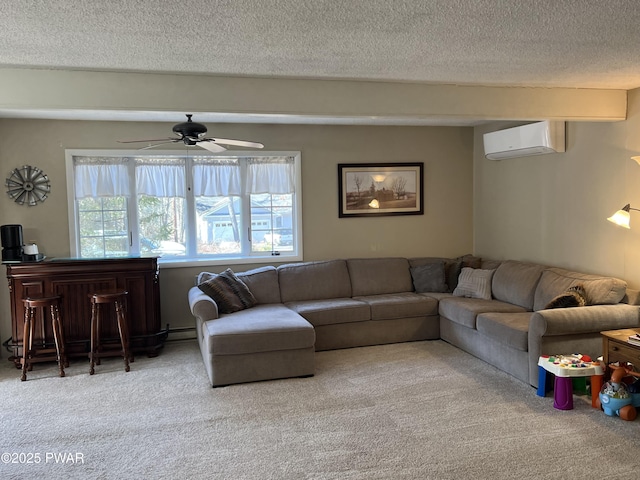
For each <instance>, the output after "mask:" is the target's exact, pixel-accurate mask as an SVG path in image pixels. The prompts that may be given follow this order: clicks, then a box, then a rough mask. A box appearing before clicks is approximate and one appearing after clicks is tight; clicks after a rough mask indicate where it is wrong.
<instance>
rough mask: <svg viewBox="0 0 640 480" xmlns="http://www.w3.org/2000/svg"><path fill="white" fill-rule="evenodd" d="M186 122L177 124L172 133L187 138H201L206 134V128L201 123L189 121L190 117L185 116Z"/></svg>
mask: <svg viewBox="0 0 640 480" xmlns="http://www.w3.org/2000/svg"><path fill="white" fill-rule="evenodd" d="M187 118H188V120H187V121H186V122H182V123H178V124H177V125H174V126H173V131H174V133H177V134H179V135H182V136H183V137H189V138H196V139H197V138H201V137H202V136H204V134H205V133H207V127H205V126H204V125H203V124H201V123H197V122H194V121H193V120H191V115H187Z"/></svg>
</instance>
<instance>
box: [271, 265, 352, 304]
mask: <svg viewBox="0 0 640 480" xmlns="http://www.w3.org/2000/svg"><path fill="white" fill-rule="evenodd" d="M278 280H279V282H280V298H281V299H282V302H283V303H287V302H297V301H303V300H323V299H328V298H348V297H351V296H352V295H351V280H350V279H349V270H347V263H346V261H345V260H327V261H319V262H304V263H292V264H288V265H280V266H279V267H278Z"/></svg>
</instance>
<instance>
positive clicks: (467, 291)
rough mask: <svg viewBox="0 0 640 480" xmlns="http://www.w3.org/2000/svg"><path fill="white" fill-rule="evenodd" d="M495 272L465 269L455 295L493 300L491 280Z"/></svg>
mask: <svg viewBox="0 0 640 480" xmlns="http://www.w3.org/2000/svg"><path fill="white" fill-rule="evenodd" d="M494 272H495V270H483V269H480V268H470V267H464V268H463V269H462V271H461V272H460V277H459V278H458V285H457V286H456V289H455V290H454V291H453V295H454V296H456V297H469V298H483V299H485V300H491V279H492V278H493V274H494Z"/></svg>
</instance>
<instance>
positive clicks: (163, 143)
mask: <svg viewBox="0 0 640 480" xmlns="http://www.w3.org/2000/svg"><path fill="white" fill-rule="evenodd" d="M179 141H180V140H171V141H170V142H160V143H153V144H151V145H147V146H146V147H142V148H139V149H138V150H149V149H150V148H154V147H157V146H159V145H166V144H167V143H176V142H179Z"/></svg>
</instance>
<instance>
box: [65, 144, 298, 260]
mask: <svg viewBox="0 0 640 480" xmlns="http://www.w3.org/2000/svg"><path fill="white" fill-rule="evenodd" d="M231 153H232V152H225V154H224V155H221V154H218V155H215V154H206V155H186V154H182V155H180V154H176V153H168V152H163V153H155V152H154V153H146V152H145V153H141V152H140V151H135V152H123V151H87V150H67V152H66V154H67V180H68V185H69V200H68V201H69V218H70V219H72V220H71V221H70V222H69V223H70V226H69V230H70V238H71V251H72V254H73V255H74V256H77V257H81V258H102V257H118V256H129V255H158V256H160V257H161V260H160V262H161V263H173V264H179V265H185V264H187V263H189V262H202V261H208V262H211V263H215V262H216V261H220V262H221V263H222V262H224V263H229V261H230V260H233V261H234V262H235V263H248V262H260V261H269V262H272V261H273V257H274V256H282V257H287V258H288V259H290V260H300V259H302V245H301V238H302V237H301V233H300V232H301V220H300V212H301V199H302V194H301V190H300V153H299V152H260V153H259V154H257V153H253V152H252V153H251V154H246V155H245V154H244V152H242V153H243V154H242V155H240V154H231ZM233 153H236V152H233Z"/></svg>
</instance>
